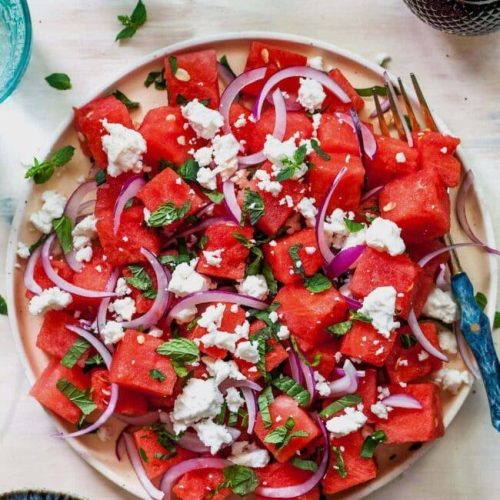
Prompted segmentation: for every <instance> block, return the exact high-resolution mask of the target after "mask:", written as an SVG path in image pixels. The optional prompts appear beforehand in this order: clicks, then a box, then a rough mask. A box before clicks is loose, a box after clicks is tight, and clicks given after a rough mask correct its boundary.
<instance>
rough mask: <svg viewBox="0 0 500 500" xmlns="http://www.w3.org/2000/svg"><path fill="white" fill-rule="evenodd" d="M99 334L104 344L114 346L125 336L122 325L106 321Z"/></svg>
mask: <svg viewBox="0 0 500 500" xmlns="http://www.w3.org/2000/svg"><path fill="white" fill-rule="evenodd" d="M100 333H101V336H102V338H103V340H104V343H105V344H116V343H117V342H119V341H120V340H121V339H122V338H123V337H124V335H125V332H124V331H123V327H122V325H121V324H120V323H117V322H116V321H108V322H107V323H106V324H105V325H104V327H103V328H102V329H101V332H100Z"/></svg>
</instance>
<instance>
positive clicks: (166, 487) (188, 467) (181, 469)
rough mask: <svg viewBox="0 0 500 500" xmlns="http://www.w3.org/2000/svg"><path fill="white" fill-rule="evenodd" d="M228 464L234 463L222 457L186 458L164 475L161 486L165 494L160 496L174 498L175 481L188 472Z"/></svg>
mask: <svg viewBox="0 0 500 500" xmlns="http://www.w3.org/2000/svg"><path fill="white" fill-rule="evenodd" d="M228 465H232V463H231V462H230V461H229V460H224V459H222V458H192V459H190V460H184V461H183V462H181V463H179V464H176V465H174V466H173V467H171V468H170V469H169V470H168V471H167V472H166V473H165V475H164V476H163V478H162V480H161V483H160V488H161V490H162V492H163V493H164V494H165V496H163V497H159V498H160V499H161V498H163V500H171V499H172V498H173V495H172V488H173V487H174V485H175V483H176V482H177V481H178V480H179V479H180V478H181V477H182V476H183V475H184V474H186V473H187V472H190V471H192V470H201V469H223V468H224V467H227V466H228Z"/></svg>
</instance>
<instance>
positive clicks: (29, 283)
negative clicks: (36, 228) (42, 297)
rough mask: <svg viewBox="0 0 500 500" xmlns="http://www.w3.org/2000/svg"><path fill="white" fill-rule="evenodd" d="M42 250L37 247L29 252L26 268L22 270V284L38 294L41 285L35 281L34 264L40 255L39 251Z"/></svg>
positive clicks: (40, 290)
mask: <svg viewBox="0 0 500 500" xmlns="http://www.w3.org/2000/svg"><path fill="white" fill-rule="evenodd" d="M41 251H42V249H41V247H38V248H37V249H36V250H34V251H33V252H31V255H30V257H29V259H28V262H27V263H26V269H25V270H24V276H23V281H24V286H25V287H26V289H27V290H29V291H30V292H32V293H34V294H36V295H39V294H41V293H42V291H43V290H42V287H41V286H40V285H39V284H38V283H37V282H36V281H35V266H36V263H37V262H38V258H39V257H40V252H41Z"/></svg>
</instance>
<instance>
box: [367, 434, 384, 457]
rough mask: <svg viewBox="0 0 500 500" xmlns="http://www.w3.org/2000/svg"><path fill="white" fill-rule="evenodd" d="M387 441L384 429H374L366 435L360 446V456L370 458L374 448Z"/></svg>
mask: <svg viewBox="0 0 500 500" xmlns="http://www.w3.org/2000/svg"><path fill="white" fill-rule="evenodd" d="M385 441H387V436H386V434H385V432H384V431H375V432H374V433H373V434H370V435H369V436H367V437H366V438H365V440H364V442H363V447H362V448H361V456H362V457H363V458H372V457H373V454H374V453H375V448H376V447H377V446H378V445H379V444H381V443H385Z"/></svg>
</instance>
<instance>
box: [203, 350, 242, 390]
mask: <svg viewBox="0 0 500 500" xmlns="http://www.w3.org/2000/svg"><path fill="white" fill-rule="evenodd" d="M201 360H202V361H203V363H205V365H206V367H207V372H208V374H209V375H210V376H211V377H214V380H215V383H216V385H219V384H221V383H222V382H224V380H226V379H228V378H230V379H233V380H245V378H246V377H245V376H244V375H243V374H242V373H241V372H240V370H239V368H238V365H237V364H236V363H235V362H234V361H233V360H230V361H224V360H223V359H219V358H211V357H209V356H204V357H203V358H202V359H201Z"/></svg>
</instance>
